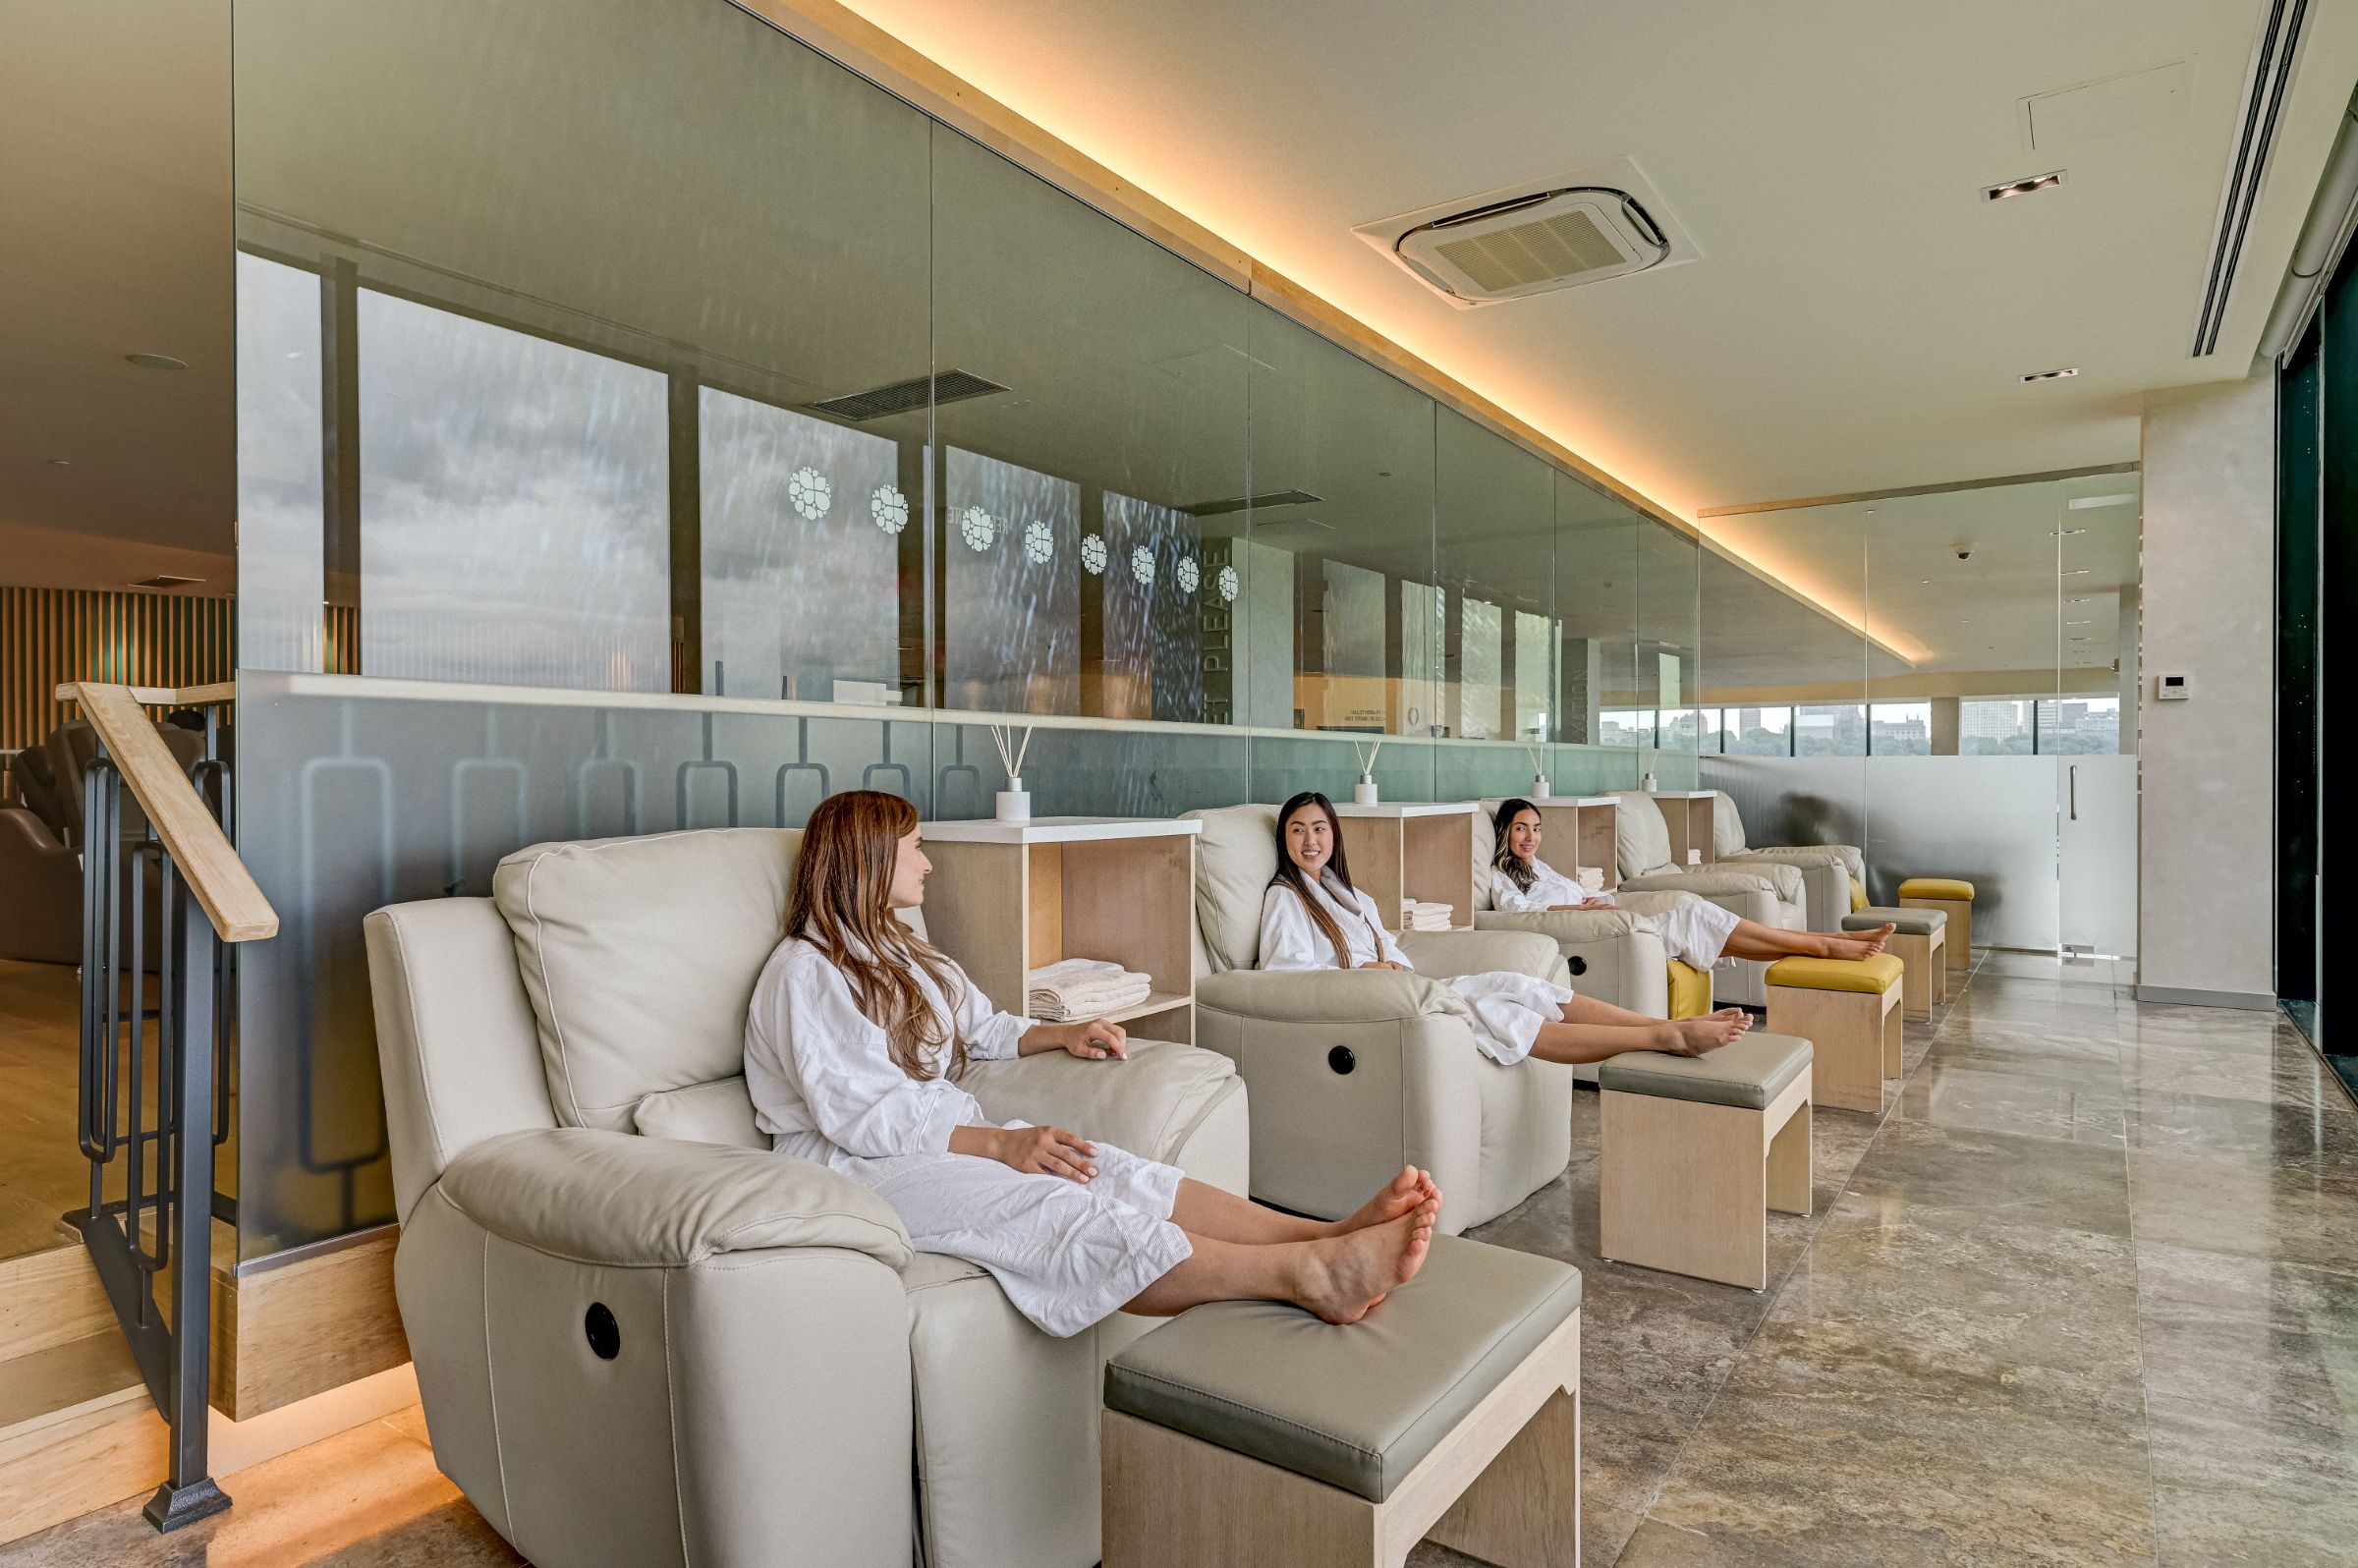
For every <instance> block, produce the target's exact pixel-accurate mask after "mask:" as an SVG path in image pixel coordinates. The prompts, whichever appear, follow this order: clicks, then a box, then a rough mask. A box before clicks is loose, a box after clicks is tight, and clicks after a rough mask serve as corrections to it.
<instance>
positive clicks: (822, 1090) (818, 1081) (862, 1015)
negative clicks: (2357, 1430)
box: [745, 790, 1441, 1336]
mask: <svg viewBox="0 0 2358 1568" xmlns="http://www.w3.org/2000/svg"><path fill="white" fill-rule="evenodd" d="M930 869H931V866H930V864H929V863H928V862H927V861H926V857H925V854H924V852H923V851H922V850H921V849H920V848H919V838H918V819H917V812H916V810H915V808H913V807H911V806H910V805H909V804H908V803H907V802H906V801H903V800H902V799H900V797H898V796H893V795H883V794H879V793H876V792H874V791H868V790H859V791H851V792H847V793H846V794H843V795H836V796H831V797H829V798H828V799H827V800H825V801H823V802H821V803H820V805H819V807H818V809H817V811H816V812H814V813H813V814H812V817H811V824H810V827H809V828H808V830H807V831H806V832H805V834H804V839H803V847H802V854H801V857H800V859H799V861H798V863H797V865H796V867H795V885H794V892H793V896H792V899H791V902H790V904H789V906H788V912H787V925H786V929H787V935H786V938H785V940H784V941H782V942H780V943H779V944H778V948H777V951H776V952H775V953H773V954H771V955H770V959H769V962H768V964H767V965H766V966H764V967H763V969H762V971H761V976H760V979H759V980H758V981H757V982H756V983H755V986H754V996H753V1005H752V1008H751V1012H750V1015H749V1017H748V1019H747V1022H746V1036H745V1077H746V1087H747V1089H748V1091H749V1092H751V1094H752V1096H753V1100H754V1107H755V1111H756V1113H757V1117H758V1123H759V1126H760V1127H761V1129H762V1131H764V1132H766V1133H768V1134H769V1135H770V1138H771V1141H772V1144H773V1146H774V1147H775V1148H777V1149H778V1150H779V1151H780V1152H782V1153H787V1154H792V1155H795V1156H797V1157H799V1158H803V1159H808V1160H813V1161H814V1162H816V1163H819V1164H822V1165H826V1166H828V1167H829V1168H830V1169H833V1170H836V1171H840V1172H841V1173H842V1174H844V1175H845V1176H848V1177H850V1178H851V1179H852V1180H854V1181H856V1182H859V1183H861V1184H862V1185H863V1186H865V1187H868V1188H870V1190H872V1191H873V1192H874V1193H875V1194H876V1195H877V1196H878V1197H879V1198H881V1199H883V1200H884V1202H885V1203H887V1204H890V1205H891V1206H892V1209H893V1212H894V1213H896V1214H898V1215H899V1216H900V1219H901V1222H902V1224H903V1225H904V1226H905V1227H906V1228H907V1229H908V1232H909V1236H910V1241H911V1243H912V1244H913V1245H914V1246H915V1247H916V1248H917V1249H918V1250H919V1251H921V1252H933V1253H943V1254H947V1255H949V1256H951V1257H955V1258H962V1259H965V1260H968V1261H971V1262H975V1263H979V1264H981V1265H982V1266H983V1267H984V1268H987V1269H989V1270H990V1272H991V1273H992V1274H993V1275H994V1276H995V1277H996V1278H997V1279H998V1281H999V1283H1000V1285H1001V1286H1002V1287H1003V1288H1004V1289H1005V1290H1006V1292H1007V1296H1008V1299H1009V1300H1010V1301H1011V1302H1013V1303H1014V1305H1015V1307H1016V1309H1017V1310H1018V1311H1020V1312H1021V1313H1023V1315H1024V1316H1026V1317H1028V1318H1030V1319H1031V1320H1032V1321H1033V1322H1034V1323H1036V1324H1038V1325H1039V1327H1040V1328H1041V1329H1042V1330H1043V1331H1045V1332H1047V1333H1050V1334H1055V1335H1058V1336H1064V1335H1070V1334H1075V1333H1078V1332H1080V1331H1081V1330H1082V1329H1084V1328H1087V1327H1089V1326H1090V1325H1091V1324H1092V1323H1095V1322H1096V1321H1098V1320H1099V1319H1101V1318H1103V1317H1104V1316H1107V1315H1108V1314H1110V1313H1113V1312H1115V1311H1117V1310H1127V1311H1130V1312H1134V1313H1142V1314H1147V1315H1151V1316H1168V1315H1170V1314H1174V1313H1179V1312H1184V1311H1186V1310H1187V1309H1188V1308H1189V1307H1193V1306H1196V1305H1198V1304H1200V1303H1202V1302H1207V1301H1224V1300H1245V1299H1252V1300H1276V1301H1289V1302H1293V1303H1295V1304H1297V1305H1299V1306H1301V1307H1304V1308H1306V1309H1308V1310H1309V1311H1311V1312H1314V1313H1317V1314H1318V1315H1319V1316H1321V1317H1323V1318H1325V1319H1327V1320H1328V1321H1330V1322H1354V1321H1357V1320H1358V1319H1359V1318H1361V1317H1364V1316H1366V1315H1367V1313H1368V1312H1369V1311H1370V1309H1372V1308H1373V1307H1375V1305H1376V1304H1377V1303H1379V1302H1381V1301H1382V1299H1383V1297H1384V1295H1385V1294H1386V1293H1388V1292H1389V1291H1391V1290H1392V1289H1394V1288H1396V1287H1398V1286H1399V1285H1401V1284H1404V1283H1406V1282H1407V1281H1408V1280H1409V1279H1410V1278H1411V1277H1413V1276H1414V1275H1415V1273H1416V1272H1417V1269H1418V1268H1419V1267H1420V1266H1421V1265H1422V1263H1423V1261H1424V1259H1425V1255H1426V1252H1427V1250H1428V1248H1429V1246H1430V1244H1431V1241H1432V1230H1433V1222H1434V1220H1435V1218H1436V1217H1437V1216H1438V1214H1439V1212H1440V1205H1441V1195H1440V1193H1439V1191H1438V1190H1437V1189H1436V1188H1435V1187H1434V1186H1433V1183H1432V1178H1431V1176H1430V1175H1428V1174H1427V1173H1426V1172H1424V1171H1421V1170H1417V1169H1415V1168H1414V1167H1411V1168H1409V1169H1405V1170H1403V1171H1402V1172H1401V1173H1400V1175H1399V1176H1398V1177H1396V1178H1394V1179H1393V1180H1392V1181H1391V1182H1389V1183H1387V1184H1386V1185H1385V1186H1384V1187H1383V1188H1382V1189H1381V1190H1379V1191H1378V1192H1377V1193H1376V1195H1375V1197H1374V1198H1372V1199H1370V1200H1369V1201H1368V1203H1367V1204H1366V1205H1365V1206H1363V1207H1362V1208H1361V1209H1360V1210H1359V1211H1358V1212H1357V1213H1355V1214H1353V1215H1351V1216H1350V1217H1349V1218H1347V1219H1342V1220H1337V1221H1333V1222H1331V1223H1328V1222H1322V1221H1318V1220H1310V1219H1301V1218H1297V1217H1294V1216H1292V1215H1287V1214H1280V1213H1278V1212H1276V1211H1275V1210H1273V1209H1268V1208H1263V1207H1261V1206H1260V1205H1258V1204H1252V1203H1248V1202H1246V1201H1245V1200H1243V1199H1240V1198H1237V1197H1235V1196H1234V1195H1233V1194H1230V1193H1226V1192H1223V1191H1221V1190H1220V1189H1218V1188H1216V1187H1210V1186H1207V1185H1206V1184H1204V1183H1201V1182H1197V1181H1193V1180H1190V1179H1189V1178H1187V1177H1185V1176H1183V1175H1181V1174H1180V1173H1179V1172H1178V1171H1177V1170H1175V1169H1173V1168H1172V1167H1170V1166H1168V1165H1162V1164H1158V1163H1156V1162H1154V1161H1152V1160H1149V1159H1143V1158H1141V1157H1139V1156H1137V1155H1135V1154H1132V1153H1130V1152H1128V1151H1127V1150H1124V1149H1120V1148H1114V1147H1113V1146H1112V1145H1110V1144H1103V1143H1093V1142H1091V1141H1089V1140H1088V1139H1086V1138H1083V1137H1081V1136H1079V1135H1077V1134H1075V1133H1071V1132H1068V1131H1066V1130H1064V1129H1063V1128H1058V1127H1033V1126H1030V1125H1028V1124H1025V1123H1022V1122H1012V1123H998V1122H994V1121H992V1120H991V1119H990V1118H989V1117H988V1116H987V1115H986V1114H984V1112H983V1107H982V1105H981V1104H980V1103H979V1102H978V1101H977V1100H976V1099H975V1098H974V1096H973V1095H971V1094H969V1093H968V1092H966V1091H965V1090H964V1089H962V1088H960V1087H959V1084H958V1079H959V1077H960V1075H961V1074H962V1073H963V1072H964V1070H965V1064H966V1063H967V1062H968V1061H970V1060H1003V1059H1006V1058H1009V1057H1015V1056H1029V1055H1033V1054H1035V1053H1037V1052H1039V1051H1045V1050H1063V1051H1068V1052H1070V1053H1071V1054H1073V1055H1075V1056H1078V1057H1081V1058H1083V1059H1085V1060H1089V1061H1098V1062H1103V1063H1105V1064H1106V1066H1105V1069H1104V1070H1105V1071H1107V1072H1119V1071H1120V1070H1121V1068H1120V1063H1121V1061H1122V1060H1123V1059H1124V1058H1126V1057H1127V1055H1128V1053H1129V1052H1128V1042H1127V1036H1125V1034H1124V1032H1123V1030H1122V1028H1121V1026H1119V1025H1118V1024H1110V1023H1106V1022H1104V1021H1102V1020H1093V1021H1090V1022H1086V1023H1077V1024H1042V1023H1035V1022H1033V1021H1031V1020H1029V1019H1024V1018H1017V1017H1014V1016H1013V1015H1010V1014H1007V1013H1002V1012H999V1011H997V1010H996V1009H994V1008H993V1007H992V1006H991V1005H990V1002H989V1000H988V999H987V998H985V997H984V996H983V994H982V993H981V992H980V991H979V990H977V989H976V988H975V986H974V984H973V983H972V982H971V981H969V980H967V978H966V975H965V973H964V972H963V971H961V970H960V969H959V968H958V966H957V965H956V964H955V963H953V962H952V961H951V960H950V959H949V958H948V957H946V956H945V955H943V954H942V953H941V952H940V951H939V950H938V949H935V948H933V947H931V946H930V945H928V944H926V943H925V942H923V941H921V940H920V939H919V938H918V937H917V936H916V935H915V934H914V933H913V932H911V931H910V930H909V928H908V927H907V926H906V925H904V924H902V923H901V922H900V921H899V920H898V919H896V918H895V916H894V915H893V911H895V910H899V909H910V908H914V907H916V906H917V905H918V904H920V903H921V902H922V901H923V900H924V897H925V878H926V874H927V873H928V872H929V871H930Z"/></svg>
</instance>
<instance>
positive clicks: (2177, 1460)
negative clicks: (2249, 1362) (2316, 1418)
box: [2150, 1403, 2358, 1568]
mask: <svg viewBox="0 0 2358 1568" xmlns="http://www.w3.org/2000/svg"><path fill="white" fill-rule="evenodd" d="M2150 1429H2151V1441H2152V1447H2153V1471H2154V1525H2155V1530H2156V1532H2157V1534H2158V1536H2159V1537H2160V1540H2161V1552H2162V1558H2163V1560H2164V1561H2165V1562H2171V1563H2180V1562H2183V1563H2253V1564H2266V1565H2268V1568H2309V1565H2317V1568H2324V1565H2327V1564H2333V1565H2346V1564H2348V1563H2349V1562H2350V1561H2351V1560H2352V1557H2353V1555H2354V1553H2353V1544H2352V1543H2353V1542H2354V1541H2358V1452H2354V1451H2353V1448H2352V1445H2351V1444H2350V1443H2348V1442H2347V1441H2344V1442H2341V1443H2337V1444H2327V1445H2321V1444H2319V1443H2318V1442H2316V1441H2315V1440H2314V1439H2313V1437H2312V1436H2310V1435H2308V1434H2302V1433H2295V1432H2286V1431H2283V1430H2281V1429H2274V1428H2270V1427H2268V1426H2264V1425H2263V1426H2255V1425H2253V1424H2251V1423H2249V1422H2245V1421H2242V1420H2239V1419H2237V1418H2236V1416H2235V1415H2234V1414H2233V1413H2231V1412H2227V1411H2223V1410H2222V1409H2220V1408H2219V1407H2218V1406H2216V1405H2209V1406H2205V1405H2200V1404H2193V1405H2179V1404H2175V1403H2171V1404H2165V1405H2163V1406H2162V1407H2161V1408H2159V1409H2157V1410H2156V1411H2155V1412H2154V1415H2153V1417H2152V1421H2151V1428H2150Z"/></svg>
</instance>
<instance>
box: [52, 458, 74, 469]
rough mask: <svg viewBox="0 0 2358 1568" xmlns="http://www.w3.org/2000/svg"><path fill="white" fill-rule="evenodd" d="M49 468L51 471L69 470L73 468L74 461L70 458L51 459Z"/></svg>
mask: <svg viewBox="0 0 2358 1568" xmlns="http://www.w3.org/2000/svg"><path fill="white" fill-rule="evenodd" d="M49 466H50V467H51V468H53V469H70V468H72V467H73V466H74V460H73V459H72V458H51V459H49Z"/></svg>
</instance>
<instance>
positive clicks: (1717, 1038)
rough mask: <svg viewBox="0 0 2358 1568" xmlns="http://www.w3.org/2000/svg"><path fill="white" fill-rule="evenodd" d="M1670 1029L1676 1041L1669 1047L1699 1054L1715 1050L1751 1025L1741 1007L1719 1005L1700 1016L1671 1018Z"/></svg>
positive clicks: (1683, 1054) (1749, 1019)
mask: <svg viewBox="0 0 2358 1568" xmlns="http://www.w3.org/2000/svg"><path fill="white" fill-rule="evenodd" d="M1670 1028H1671V1030H1672V1032H1673V1033H1675V1034H1676V1035H1677V1036H1678V1043H1677V1044H1675V1045H1672V1046H1669V1047H1666V1048H1667V1049H1670V1050H1675V1051H1676V1052H1678V1054H1680V1055H1682V1056H1701V1055H1703V1054H1704V1053H1705V1052H1707V1051H1715V1050H1717V1049H1718V1048H1719V1047H1720V1046H1722V1045H1725V1044H1727V1043H1728V1042H1729V1041H1730V1040H1733V1039H1735V1038H1736V1037H1737V1036H1740V1035H1742V1034H1743V1033H1744V1032H1745V1031H1746V1030H1748V1029H1750V1028H1752V1015H1751V1014H1750V1013H1747V1012H1746V1011H1744V1009H1742V1008H1741V1007H1722V1008H1720V1009H1719V1011H1717V1012H1715V1013H1706V1014H1705V1015H1704V1016H1703V1017H1701V1018H1679V1019H1673V1020H1671V1023H1670Z"/></svg>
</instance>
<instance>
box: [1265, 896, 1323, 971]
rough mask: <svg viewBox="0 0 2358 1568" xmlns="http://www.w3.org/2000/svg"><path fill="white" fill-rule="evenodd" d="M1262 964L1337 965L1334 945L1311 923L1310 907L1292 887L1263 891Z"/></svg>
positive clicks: (1272, 966)
mask: <svg viewBox="0 0 2358 1568" xmlns="http://www.w3.org/2000/svg"><path fill="white" fill-rule="evenodd" d="M1260 967H1261V968H1263V969H1277V970H1302V969H1334V968H1336V967H1337V966H1336V964H1335V962H1334V948H1333V945H1332V944H1330V943H1329V942H1328V941H1327V940H1326V938H1325V937H1324V936H1323V935H1321V934H1320V933H1319V928H1318V926H1316V925H1314V924H1311V919H1310V911H1309V910H1307V909H1304V908H1303V907H1302V899H1301V896H1300V895H1299V894H1297V893H1295V891H1294V890H1293V889H1292V888H1290V887H1280V886H1275V885H1272V886H1271V887H1270V888H1269V890H1268V891H1267V892H1265V893H1263V894H1262V895H1261V965H1260Z"/></svg>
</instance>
